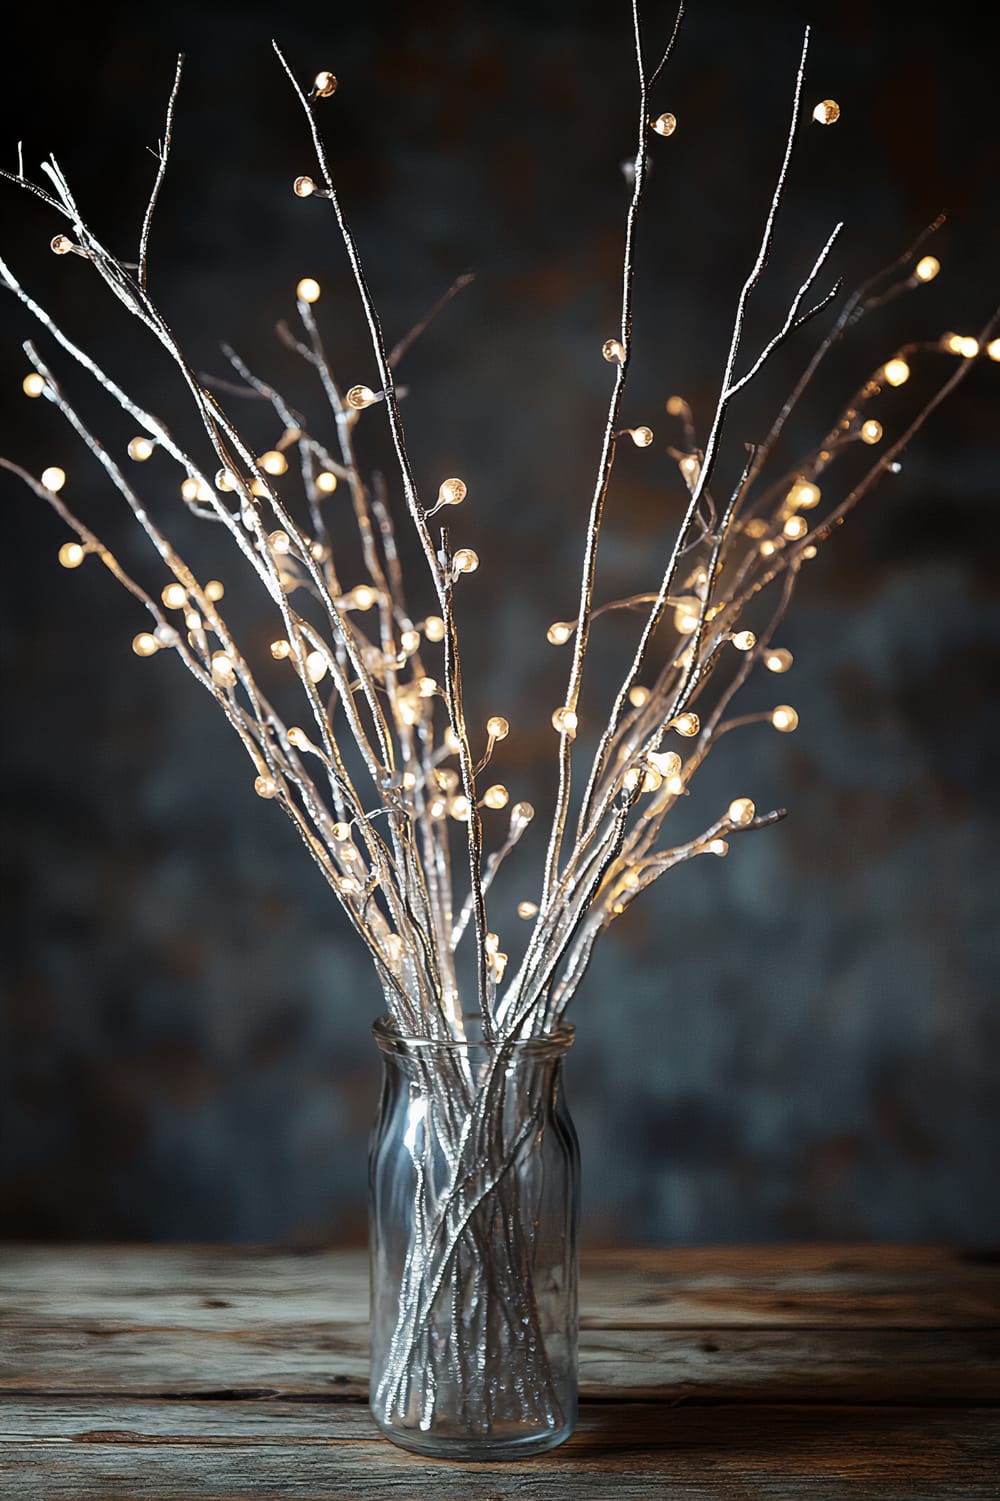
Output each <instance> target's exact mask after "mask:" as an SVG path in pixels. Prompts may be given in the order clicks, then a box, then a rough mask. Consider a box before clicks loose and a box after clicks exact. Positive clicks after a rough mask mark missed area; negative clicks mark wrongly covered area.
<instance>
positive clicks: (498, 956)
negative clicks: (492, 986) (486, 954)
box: [490, 949, 508, 985]
mask: <svg viewBox="0 0 1000 1501" xmlns="http://www.w3.org/2000/svg"><path fill="white" fill-rule="evenodd" d="M507 960H508V956H507V955H506V954H502V953H501V952H500V950H499V949H498V950H497V952H496V953H495V954H493V955H492V957H491V960H490V963H491V964H492V966H493V974H494V978H495V980H496V983H497V984H498V985H499V984H500V981H501V980H502V979H503V977H504V975H505V974H506V973H507Z"/></svg>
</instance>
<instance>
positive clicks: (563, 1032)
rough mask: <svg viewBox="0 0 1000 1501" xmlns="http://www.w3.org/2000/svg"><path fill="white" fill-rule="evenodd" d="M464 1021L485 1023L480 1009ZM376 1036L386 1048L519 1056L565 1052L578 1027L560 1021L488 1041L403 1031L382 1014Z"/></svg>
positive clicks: (375, 1030) (382, 1047)
mask: <svg viewBox="0 0 1000 1501" xmlns="http://www.w3.org/2000/svg"><path fill="white" fill-rule="evenodd" d="M462 1020H463V1022H464V1023H466V1024H469V1023H472V1024H474V1025H475V1026H477V1027H479V1028H481V1027H482V1017H481V1016H480V1014H479V1012H478V1011H472V1012H467V1013H466V1014H465V1015H463V1017H462ZM372 1036H373V1037H374V1038H375V1041H376V1043H377V1044H378V1046H379V1047H380V1048H381V1049H382V1051H383V1052H387V1053H390V1052H399V1051H405V1052H414V1051H421V1052H455V1053H468V1052H473V1051H474V1052H480V1053H504V1052H510V1053H516V1054H517V1055H518V1056H523V1055H525V1054H534V1055H536V1056H538V1055H545V1054H548V1055H552V1054H555V1053H565V1052H566V1050H567V1048H569V1047H571V1046H572V1043H573V1038H574V1037H575V1036H576V1028H575V1027H574V1026H573V1023H572V1022H560V1023H559V1024H558V1026H555V1027H553V1028H552V1031H551V1032H543V1033H541V1034H540V1035H538V1036H532V1037H513V1038H508V1039H506V1040H498V1041H494V1042H487V1041H486V1039H485V1038H484V1037H478V1038H477V1037H471V1038H463V1037H420V1036H413V1035H410V1034H409V1033H406V1032H401V1031H400V1030H399V1028H398V1027H397V1026H396V1024H395V1022H394V1021H393V1019H392V1017H391V1016H379V1017H377V1018H376V1020H375V1021H373V1022H372Z"/></svg>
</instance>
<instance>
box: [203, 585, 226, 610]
mask: <svg viewBox="0 0 1000 1501" xmlns="http://www.w3.org/2000/svg"><path fill="white" fill-rule="evenodd" d="M225 592H226V586H225V585H224V584H222V583H220V582H219V580H218V579H209V581H208V583H207V584H206V585H205V598H206V599H210V600H211V601H212V603H213V604H217V603H218V601H219V600H220V599H221V598H222V596H223V595H224V594H225Z"/></svg>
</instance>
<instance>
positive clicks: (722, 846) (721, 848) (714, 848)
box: [705, 839, 729, 860]
mask: <svg viewBox="0 0 1000 1501" xmlns="http://www.w3.org/2000/svg"><path fill="white" fill-rule="evenodd" d="M705 848H706V849H707V850H708V853H709V854H710V855H718V856H719V859H720V860H722V859H724V858H725V857H726V855H728V854H729V845H728V843H727V842H726V840H725V839H710V840H709V842H708V844H707V845H706V846H705Z"/></svg>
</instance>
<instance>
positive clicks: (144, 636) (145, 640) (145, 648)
mask: <svg viewBox="0 0 1000 1501" xmlns="http://www.w3.org/2000/svg"><path fill="white" fill-rule="evenodd" d="M159 649H160V643H159V642H158V641H157V639H156V637H155V636H153V635H151V634H150V632H149V631H140V632H139V634H138V636H133V638H132V650H133V651H134V652H135V654H136V656H137V657H151V656H153V654H154V652H158V651H159Z"/></svg>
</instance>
